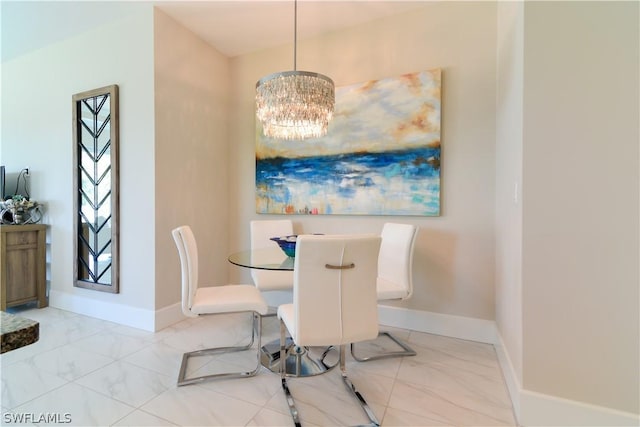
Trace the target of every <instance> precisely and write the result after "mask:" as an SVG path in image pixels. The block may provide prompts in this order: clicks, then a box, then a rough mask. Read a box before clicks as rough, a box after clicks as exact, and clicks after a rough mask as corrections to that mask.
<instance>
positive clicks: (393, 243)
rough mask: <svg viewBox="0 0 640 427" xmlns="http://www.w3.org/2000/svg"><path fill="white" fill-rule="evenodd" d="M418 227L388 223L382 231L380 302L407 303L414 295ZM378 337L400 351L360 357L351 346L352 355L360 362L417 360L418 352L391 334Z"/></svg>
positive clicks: (379, 268) (378, 287)
mask: <svg viewBox="0 0 640 427" xmlns="http://www.w3.org/2000/svg"><path fill="white" fill-rule="evenodd" d="M417 235H418V227H417V226H415V225H411V224H399V223H391V222H388V223H385V224H384V226H383V227H382V233H381V238H382V243H381V244H380V253H379V255H378V278H377V295H378V301H387V300H405V299H408V298H411V295H412V294H413V278H412V276H413V251H414V247H415V242H416V237H417ZM378 337H387V338H388V339H390V340H391V341H393V342H394V343H395V344H396V345H397V346H399V347H400V350H397V351H384V352H380V353H378V354H373V355H370V356H362V355H360V356H358V355H357V354H356V351H355V348H356V345H351V355H352V356H353V358H354V359H355V360H357V361H358V362H368V361H371V360H379V359H388V358H392V357H404V356H415V355H416V352H415V350H413V349H412V348H411V347H409V345H408V344H406V343H405V342H404V341H402V340H401V339H400V338H398V337H396V336H395V335H393V334H392V333H391V332H388V331H380V333H379V334H378Z"/></svg>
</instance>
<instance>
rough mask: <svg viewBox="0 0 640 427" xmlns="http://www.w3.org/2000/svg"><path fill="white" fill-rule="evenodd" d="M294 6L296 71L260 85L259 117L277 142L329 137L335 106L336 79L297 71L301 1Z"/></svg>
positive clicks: (266, 77) (274, 75) (271, 77)
mask: <svg viewBox="0 0 640 427" xmlns="http://www.w3.org/2000/svg"><path fill="white" fill-rule="evenodd" d="M294 4H295V6H294V8H295V9H294V30H293V33H294V42H293V71H282V72H278V73H273V74H269V75H268V76H265V77H263V78H261V79H260V80H258V82H257V83H256V116H257V118H258V120H260V122H261V123H262V129H263V132H264V134H265V135H266V136H268V137H271V138H276V139H287V140H294V139H306V138H318V137H321V136H324V135H326V134H327V130H328V127H329V121H330V120H331V118H332V117H333V109H334V106H335V88H334V85H333V80H331V79H330V78H329V77H327V76H325V75H322V74H318V73H312V72H309V71H297V69H296V50H297V29H298V28H297V27H298V22H297V21H298V2H297V0H296V1H295V3H294Z"/></svg>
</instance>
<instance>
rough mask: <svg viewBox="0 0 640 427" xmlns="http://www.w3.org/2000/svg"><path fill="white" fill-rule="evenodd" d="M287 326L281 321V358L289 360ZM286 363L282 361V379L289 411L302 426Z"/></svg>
mask: <svg viewBox="0 0 640 427" xmlns="http://www.w3.org/2000/svg"><path fill="white" fill-rule="evenodd" d="M286 329H287V328H286V326H285V325H284V322H283V321H282V320H281V321H280V360H282V361H284V360H287V337H286ZM286 365H287V364H286V363H280V381H281V382H282V390H284V396H285V398H286V399H287V404H288V405H289V412H290V413H291V418H293V423H294V424H295V426H296V427H301V426H302V424H300V415H299V414H298V408H296V404H295V402H294V401H293V396H292V395H291V392H290V391H289V386H288V385H287V367H286Z"/></svg>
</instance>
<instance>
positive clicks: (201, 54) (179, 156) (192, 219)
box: [154, 9, 231, 308]
mask: <svg viewBox="0 0 640 427" xmlns="http://www.w3.org/2000/svg"><path fill="white" fill-rule="evenodd" d="M154 16H155V19H154V63H155V73H154V78H155V127H156V135H157V137H156V143H155V165H156V168H155V185H156V209H155V211H156V242H157V244H156V245H155V258H156V260H155V267H156V299H155V307H156V308H162V307H166V306H169V305H171V304H173V303H176V302H178V301H180V263H179V258H178V253H177V250H176V247H175V244H174V242H173V238H172V237H171V230H172V229H173V228H175V227H177V226H180V225H183V224H188V225H190V226H191V227H192V229H193V232H194V234H195V236H196V239H197V241H198V250H199V252H200V257H201V261H200V264H199V271H200V280H201V281H202V283H204V284H206V283H209V284H215V283H218V284H222V283H226V281H227V260H226V257H227V255H228V253H227V242H228V240H229V228H228V226H227V222H228V212H229V210H228V208H227V204H226V200H227V199H228V184H227V177H228V176H229V174H230V173H231V172H230V170H229V168H228V162H227V157H228V145H227V140H228V129H227V128H228V124H227V123H228V115H229V108H228V102H229V89H228V86H229V85H228V82H229V78H230V77H229V66H228V62H229V61H228V59H227V58H226V57H225V56H223V55H222V54H220V53H219V52H217V51H216V50H215V49H213V48H212V47H211V46H209V45H208V44H206V43H205V42H204V41H202V40H201V39H199V38H197V37H196V36H195V35H194V34H193V33H191V32H189V31H188V30H186V29H185V28H184V27H183V26H181V25H180V24H178V23H176V22H175V21H174V20H173V19H172V18H170V17H169V16H167V15H166V14H164V13H163V12H161V11H159V10H158V9H155V14H154Z"/></svg>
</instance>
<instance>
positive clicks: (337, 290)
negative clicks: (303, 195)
mask: <svg viewBox="0 0 640 427" xmlns="http://www.w3.org/2000/svg"><path fill="white" fill-rule="evenodd" d="M379 247H380V237H379V236H374V235H343V236H339V235H327V236H322V235H304V236H300V237H298V240H297V243H296V256H295V267H294V276H293V303H291V304H283V305H280V306H279V307H278V318H279V319H280V352H281V360H284V358H285V351H286V331H289V334H290V335H291V338H292V339H293V342H294V343H295V344H296V345H297V346H339V348H340V351H339V353H340V356H339V364H340V370H341V375H342V380H343V382H344V384H345V386H346V387H347V389H348V390H349V392H350V393H351V394H352V395H353V396H354V397H355V398H356V400H357V401H358V403H359V404H360V405H361V407H362V409H363V410H364V412H365V413H366V415H367V417H368V418H369V421H370V425H376V426H377V425H379V424H380V423H379V422H378V420H377V418H376V416H375V414H374V413H373V411H372V410H371V408H370V407H369V406H368V405H367V402H366V401H365V399H364V397H363V396H362V395H361V394H360V392H358V391H357V390H356V388H355V386H354V385H353V383H352V382H351V380H350V379H349V377H348V376H347V371H346V358H345V348H346V346H347V345H349V344H352V343H354V342H358V341H363V340H370V339H373V338H375V337H376V336H377V335H378V309H377V298H376V271H377V262H378V251H379ZM329 374H330V373H329ZM329 374H325V375H329ZM280 378H281V383H282V388H283V391H284V393H285V397H286V400H287V403H288V405H289V411H290V412H291V416H292V418H293V421H294V423H295V425H296V426H299V425H300V414H299V412H298V409H297V407H296V405H295V401H294V399H293V396H292V394H291V392H290V390H289V385H288V382H287V376H286V372H285V368H284V364H281V366H280ZM291 380H292V381H294V380H295V379H291Z"/></svg>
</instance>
